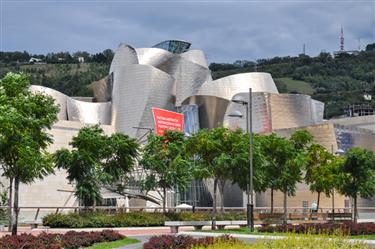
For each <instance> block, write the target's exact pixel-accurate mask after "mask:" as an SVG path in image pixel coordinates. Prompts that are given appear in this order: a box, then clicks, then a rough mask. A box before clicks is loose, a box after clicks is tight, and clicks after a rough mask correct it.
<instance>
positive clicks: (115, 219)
mask: <svg viewBox="0 0 375 249" xmlns="http://www.w3.org/2000/svg"><path fill="white" fill-rule="evenodd" d="M245 219H246V215H245V214H243V213H224V214H221V215H218V216H217V220H245ZM169 220H174V221H198V220H211V214H209V213H203V212H198V213H191V212H181V213H167V214H165V215H164V214H162V213H147V212H131V213H125V212H119V213H116V214H112V215H110V214H104V213H100V212H96V213H83V214H78V213H69V214H49V215H46V216H45V217H44V218H43V225H44V226H49V227H54V228H85V227H135V226H139V227H142V226H163V225H164V222H165V221H169Z"/></svg>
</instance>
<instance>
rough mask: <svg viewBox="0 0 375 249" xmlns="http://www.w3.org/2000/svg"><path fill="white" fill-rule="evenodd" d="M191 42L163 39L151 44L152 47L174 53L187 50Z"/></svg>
mask: <svg viewBox="0 0 375 249" xmlns="http://www.w3.org/2000/svg"><path fill="white" fill-rule="evenodd" d="M190 46H191V43H189V42H185V41H177V40H170V41H163V42H161V43H158V44H156V45H155V46H153V47H154V48H161V49H164V50H167V51H169V52H171V53H174V54H181V53H184V52H186V51H188V50H189V48H190Z"/></svg>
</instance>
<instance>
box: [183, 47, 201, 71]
mask: <svg viewBox="0 0 375 249" xmlns="http://www.w3.org/2000/svg"><path fill="white" fill-rule="evenodd" d="M180 56H181V57H182V58H184V59H185V60H188V61H191V62H193V63H196V64H198V65H201V66H202V67H205V68H208V62H207V60H206V56H205V55H204V53H203V51H202V50H189V51H187V52H185V53H182V54H181V55H180Z"/></svg>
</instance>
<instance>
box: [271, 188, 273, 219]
mask: <svg viewBox="0 0 375 249" xmlns="http://www.w3.org/2000/svg"><path fill="white" fill-rule="evenodd" d="M271 214H273V188H271Z"/></svg>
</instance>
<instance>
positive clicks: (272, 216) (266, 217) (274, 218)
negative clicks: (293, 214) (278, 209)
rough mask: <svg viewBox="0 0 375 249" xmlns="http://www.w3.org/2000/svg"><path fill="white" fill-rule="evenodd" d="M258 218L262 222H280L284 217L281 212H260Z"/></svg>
mask: <svg viewBox="0 0 375 249" xmlns="http://www.w3.org/2000/svg"><path fill="white" fill-rule="evenodd" d="M259 219H260V220H261V222H262V224H281V223H282V222H283V219H284V214H283V213H260V214H259Z"/></svg>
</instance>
